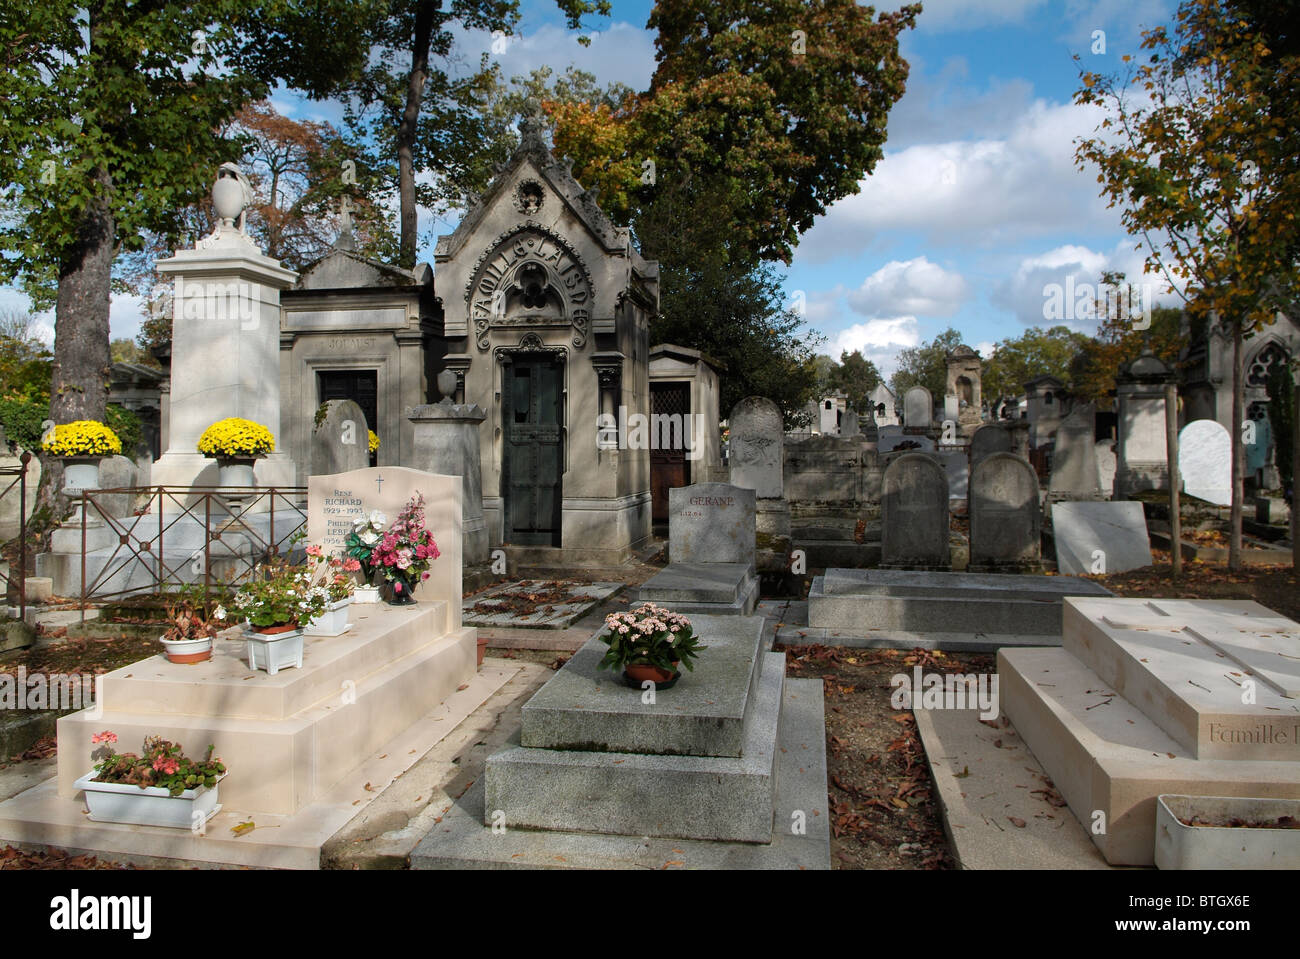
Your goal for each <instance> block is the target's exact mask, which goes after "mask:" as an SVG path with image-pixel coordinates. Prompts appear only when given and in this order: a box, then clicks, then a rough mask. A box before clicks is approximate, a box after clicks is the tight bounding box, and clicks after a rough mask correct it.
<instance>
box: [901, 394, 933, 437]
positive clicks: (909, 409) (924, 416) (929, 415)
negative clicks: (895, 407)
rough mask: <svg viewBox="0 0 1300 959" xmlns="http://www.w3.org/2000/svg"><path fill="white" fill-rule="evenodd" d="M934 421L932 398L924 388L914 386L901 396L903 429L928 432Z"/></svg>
mask: <svg viewBox="0 0 1300 959" xmlns="http://www.w3.org/2000/svg"><path fill="white" fill-rule="evenodd" d="M933 419H934V398H933V397H932V396H930V391H929V390H927V389H926V388H925V387H924V386H914V387H912V388H911V389H910V390H908V391H907V392H906V393H904V394H903V427H904V428H905V429H909V430H928V429H929V428H930V422H931V420H933Z"/></svg>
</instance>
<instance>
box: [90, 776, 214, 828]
mask: <svg viewBox="0 0 1300 959" xmlns="http://www.w3.org/2000/svg"><path fill="white" fill-rule="evenodd" d="M96 775H97V774H96V773H95V772H94V771H93V770H92V771H91V772H88V773H86V775H84V776H82V777H81V778H80V779H78V780H77V781H76V782H75V783H73V784H72V785H73V787H74V788H75V789H81V790H84V791H85V794H86V808H87V809H89V810H90V818H91V819H92V820H94V821H95V822H118V823H125V824H127V825H129V826H169V827H172V828H175V829H196V828H197V827H199V826H200V825H201V824H203V823H206V822H207V821H208V820H209V819H211V818H212V817H213V816H215V815H216V814H217V813H219V812H220V811H221V806H220V804H218V802H217V790H218V788H220V786H221V782H220V780H218V781H217V785H215V786H213V787H212V788H211V789H209V788H207V787H206V786H199V787H198V788H197V789H187V790H185V792H183V793H181V794H180V795H179V796H172V795H170V794H169V793H168V792H167V790H166V789H163V788H161V787H159V786H148V787H146V788H144V789H141V788H140V787H139V786H130V785H127V784H125V783H97V782H92V780H93V779H94V778H95V776H96ZM221 778H223V779H224V778H225V777H224V776H223V777H221Z"/></svg>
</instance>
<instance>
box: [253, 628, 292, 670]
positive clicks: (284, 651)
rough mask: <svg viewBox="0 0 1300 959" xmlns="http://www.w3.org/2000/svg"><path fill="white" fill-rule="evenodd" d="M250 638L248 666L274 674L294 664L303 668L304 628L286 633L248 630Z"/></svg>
mask: <svg viewBox="0 0 1300 959" xmlns="http://www.w3.org/2000/svg"><path fill="white" fill-rule="evenodd" d="M244 639H246V640H248V668H249V669H264V670H266V671H267V672H268V673H270V674H271V675H272V676H274V675H275V674H276V673H278V672H279V671H280V670H282V669H288V668H290V667H293V666H297V667H298V668H299V669H301V668H302V630H301V629H293V630H289V631H288V632H285V633H272V634H270V635H266V634H264V633H254V632H246V633H244Z"/></svg>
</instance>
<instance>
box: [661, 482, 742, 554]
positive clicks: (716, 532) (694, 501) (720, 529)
mask: <svg viewBox="0 0 1300 959" xmlns="http://www.w3.org/2000/svg"><path fill="white" fill-rule="evenodd" d="M754 503H755V497H754V491H753V490H751V489H743V488H741V487H738V486H731V485H729V484H727V483H697V484H695V485H694V486H679V487H677V488H675V489H670V490H669V491H668V559H669V561H670V562H673V563H750V564H752V563H753V562H754V510H755V506H754Z"/></svg>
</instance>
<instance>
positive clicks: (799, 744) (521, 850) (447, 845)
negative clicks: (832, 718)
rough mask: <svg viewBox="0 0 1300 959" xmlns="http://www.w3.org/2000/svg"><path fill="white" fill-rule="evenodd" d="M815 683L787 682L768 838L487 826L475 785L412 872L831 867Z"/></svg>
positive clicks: (419, 851) (426, 842)
mask: <svg viewBox="0 0 1300 959" xmlns="http://www.w3.org/2000/svg"><path fill="white" fill-rule="evenodd" d="M823 695H824V694H823V691H822V682H821V680H819V679H788V680H786V681H785V689H784V694H783V706H782V709H781V719H780V725H779V731H778V738H777V747H778V748H777V750H776V752H775V757H776V770H775V777H774V778H775V783H776V788H775V801H774V810H773V812H774V815H773V825H772V828H771V830H770V833H769V835H768V838H767V841H765V842H759V843H753V842H718V841H712V842H710V841H703V840H695V839H673V838H659V837H655V836H651V835H634V836H633V835H622V836H619V835H604V834H600V833H596V832H578V831H572V832H561V831H553V830H532V829H520V828H515V827H514V826H513V825H512V824H510V823H509V822H508V821H507V823H506V824H505V828H504V829H502V828H500V827H498V828H493V827H492V826H491V825H484V823H485V822H487V823H491V822H492V818H491V815H490V814H488V815H485V809H484V802H483V797H484V785H483V783H482V782H481V781H480V782H479V783H476V784H475V785H474V786H473V787H472V788H471V789H470V790H469V792H467V793H466V794H465V795H464V796H463V797H461V799H460V800H459V801H458V802H457V803H456V805H455V806H454V807H453V808H452V809H451V810H450V811H449V812H447V813H446V814H445V815H444V816H443V818H442V821H441V822H440V823H438V824H437V825H436V826H435V827H434V828H433V829H432V830H430V831H429V833H428V834H427V835H426V836H425V837H424V839H423V840H422V841H421V842H420V844H419V846H417V847H416V849H415V851H414V852H412V854H411V868H412V869H665V868H667V869H829V868H830V858H831V857H830V817H829V815H828V810H827V806H826V717H825V713H824V700H823Z"/></svg>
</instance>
